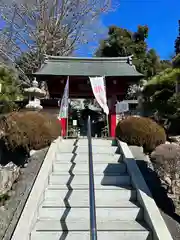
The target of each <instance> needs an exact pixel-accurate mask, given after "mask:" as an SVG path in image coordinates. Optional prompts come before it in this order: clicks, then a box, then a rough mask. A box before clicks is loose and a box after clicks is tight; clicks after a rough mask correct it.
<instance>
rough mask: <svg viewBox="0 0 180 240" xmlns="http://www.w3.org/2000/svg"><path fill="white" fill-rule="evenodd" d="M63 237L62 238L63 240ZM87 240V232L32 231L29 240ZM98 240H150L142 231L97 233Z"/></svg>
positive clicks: (144, 231) (146, 233) (88, 236)
mask: <svg viewBox="0 0 180 240" xmlns="http://www.w3.org/2000/svg"><path fill="white" fill-rule="evenodd" d="M63 237H64V238H63ZM61 238H62V239H66V240H88V239H90V233H89V232H82V231H79V232H78V231H74V232H61V231H58V232H54V231H52V232H36V231H33V232H32V234H31V238H30V240H59V239H61ZM97 238H98V240H109V239H112V240H133V239H138V240H150V238H149V232H148V231H147V230H146V229H144V230H140V231H130V230H129V231H113V232H108V231H106V232H105V231H99V232H98V233H97Z"/></svg>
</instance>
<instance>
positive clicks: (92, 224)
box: [87, 116, 97, 240]
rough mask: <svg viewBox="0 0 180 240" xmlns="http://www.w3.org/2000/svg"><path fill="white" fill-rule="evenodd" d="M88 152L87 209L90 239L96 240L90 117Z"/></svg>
mask: <svg viewBox="0 0 180 240" xmlns="http://www.w3.org/2000/svg"><path fill="white" fill-rule="evenodd" d="M87 137H88V152H89V154H88V155H89V156H88V157H89V211H90V240H97V226H96V203H95V190H94V170H93V154H92V137H91V119H90V116H89V117H88V122H87Z"/></svg>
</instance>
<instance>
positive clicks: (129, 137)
mask: <svg viewBox="0 0 180 240" xmlns="http://www.w3.org/2000/svg"><path fill="white" fill-rule="evenodd" d="M116 137H117V138H119V139H120V140H121V141H124V142H127V144H129V145H137V146H143V148H144V151H146V152H151V151H152V150H154V149H155V147H156V146H158V145H160V144H162V143H164V142H165V141H166V134H165V131H164V129H163V128H162V127H161V126H159V125H158V124H157V123H156V122H154V121H153V120H151V119H149V118H144V117H128V118H126V119H124V120H122V121H120V122H119V123H118V124H117V127H116Z"/></svg>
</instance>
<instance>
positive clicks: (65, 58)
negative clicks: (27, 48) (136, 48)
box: [45, 55, 132, 63]
mask: <svg viewBox="0 0 180 240" xmlns="http://www.w3.org/2000/svg"><path fill="white" fill-rule="evenodd" d="M131 59H132V56H127V57H72V56H51V55H45V61H46V62H48V61H58V60H59V61H69V60H74V61H80V60H81V61H90V62H93V61H110V62H114V61H116V62H119V61H120V62H126V63H127V62H129V61H130V60H131Z"/></svg>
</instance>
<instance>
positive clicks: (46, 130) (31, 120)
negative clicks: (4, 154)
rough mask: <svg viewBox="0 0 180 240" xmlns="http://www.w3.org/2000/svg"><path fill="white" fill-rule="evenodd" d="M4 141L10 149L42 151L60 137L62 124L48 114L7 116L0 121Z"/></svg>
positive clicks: (20, 113) (31, 113)
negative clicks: (19, 148)
mask: <svg viewBox="0 0 180 240" xmlns="http://www.w3.org/2000/svg"><path fill="white" fill-rule="evenodd" d="M0 128H1V129H2V130H3V132H4V134H5V135H4V140H5V142H6V144H7V146H8V147H9V148H10V149H12V150H13V149H15V148H17V147H23V148H25V149H27V150H31V149H35V150H38V149H41V148H44V147H46V146H48V145H50V144H51V142H52V141H53V140H55V139H56V138H57V137H58V136H60V133H61V130H60V124H59V123H58V121H57V119H55V117H53V116H50V115H48V114H41V113H38V112H32V111H26V112H15V113H12V114H9V115H7V116H6V117H5V118H4V119H3V120H1V121H0Z"/></svg>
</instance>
